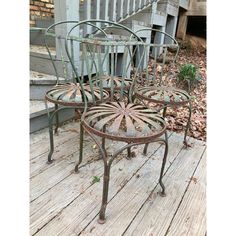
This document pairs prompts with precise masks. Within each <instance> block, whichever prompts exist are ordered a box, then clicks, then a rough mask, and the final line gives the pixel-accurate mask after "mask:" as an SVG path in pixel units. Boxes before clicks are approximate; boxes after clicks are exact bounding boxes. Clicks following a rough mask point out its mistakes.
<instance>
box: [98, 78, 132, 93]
mask: <svg viewBox="0 0 236 236" xmlns="http://www.w3.org/2000/svg"><path fill="white" fill-rule="evenodd" d="M100 81H102V87H103V89H105V90H108V91H109V90H110V89H111V87H112V86H113V89H114V90H121V88H123V89H124V90H127V89H129V87H130V86H131V84H132V79H129V78H122V77H118V76H114V77H113V78H112V77H111V76H108V75H104V76H101V77H100V78H99V79H97V80H94V85H95V86H97V87H100ZM112 83H113V84H112Z"/></svg>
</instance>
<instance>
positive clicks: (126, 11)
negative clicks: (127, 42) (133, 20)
mask: <svg viewBox="0 0 236 236" xmlns="http://www.w3.org/2000/svg"><path fill="white" fill-rule="evenodd" d="M131 1H132V0H125V1H124V5H123V17H124V18H125V17H126V16H129V15H130V2H131Z"/></svg>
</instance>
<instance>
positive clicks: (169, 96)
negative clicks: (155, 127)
mask: <svg viewBox="0 0 236 236" xmlns="http://www.w3.org/2000/svg"><path fill="white" fill-rule="evenodd" d="M135 33H136V34H137V35H147V34H149V35H151V34H152V36H153V39H152V40H153V41H155V42H153V43H150V44H146V45H145V46H144V47H143V49H142V50H145V51H146V55H147V56H146V57H145V58H144V59H143V65H144V66H143V67H142V69H141V72H140V73H141V74H142V76H140V79H139V81H138V83H137V84H136V88H135V97H136V98H138V99H140V100H141V101H143V102H144V103H145V104H146V105H152V107H153V106H154V105H162V106H165V108H164V111H163V116H164V117H165V115H166V110H167V109H168V107H180V106H181V107H186V108H187V109H188V111H189V116H188V121H187V125H186V128H185V132H184V145H185V146H186V147H188V143H187V140H186V138H187V132H188V130H189V127H190V119H191V113H192V107H191V96H190V94H189V93H188V92H187V91H185V90H183V89H179V88H177V87H175V86H173V85H172V84H171V85H170V83H171V79H173V76H176V75H175V74H174V75H173V74H172V70H173V68H174V67H173V65H174V63H175V62H176V59H177V56H178V52H179V45H178V42H177V41H176V40H175V39H174V38H173V37H172V36H171V35H169V34H167V33H166V32H163V31H160V30H158V29H151V28H144V29H140V30H138V31H136V32H135ZM174 78H175V77H174ZM167 82H168V84H167ZM169 82H170V83H169Z"/></svg>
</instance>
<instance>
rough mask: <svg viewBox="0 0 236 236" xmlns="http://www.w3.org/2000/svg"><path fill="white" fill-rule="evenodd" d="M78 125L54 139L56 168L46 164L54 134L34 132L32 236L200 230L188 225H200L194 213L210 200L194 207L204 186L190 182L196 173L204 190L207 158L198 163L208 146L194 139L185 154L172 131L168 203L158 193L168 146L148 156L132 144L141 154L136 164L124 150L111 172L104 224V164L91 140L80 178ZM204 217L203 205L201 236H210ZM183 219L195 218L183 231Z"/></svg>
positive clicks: (166, 180)
mask: <svg viewBox="0 0 236 236" xmlns="http://www.w3.org/2000/svg"><path fill="white" fill-rule="evenodd" d="M78 127H79V125H78V123H69V124H67V125H64V126H63V127H62V128H61V130H62V132H60V133H59V135H58V136H57V137H56V138H55V154H54V158H55V161H54V163H53V164H51V165H48V164H46V158H47V148H46V147H45V145H48V139H49V138H48V130H47V129H45V130H43V131H40V132H38V137H37V134H34V135H31V147H32V149H31V157H33V159H32V160H31V172H32V173H31V174H32V176H31V179H30V183H31V185H30V187H31V191H30V195H31V204H30V232H31V235H79V234H81V235H165V234H166V233H167V230H168V232H174V235H183V232H186V230H189V232H191V233H192V232H194V231H193V229H194V228H195V226H193V224H191V223H189V222H193V221H194V220H193V219H194V216H193V215H191V214H190V213H191V211H193V212H194V209H195V208H194V207H197V206H198V204H203V205H204V202H201V201H204V199H203V198H202V199H201V198H197V199H195V201H193V202H191V196H192V195H191V194H195V193H196V191H197V190H196V188H197V189H199V188H200V187H198V185H196V184H194V185H193V183H192V182H193V181H190V179H191V177H192V176H193V173H194V171H195V170H196V173H195V174H194V176H193V177H194V178H195V177H196V178H197V179H198V180H199V183H197V184H199V185H200V186H201V187H202V192H204V186H205V185H204V183H205V182H204V178H203V177H201V173H202V175H204V168H205V166H204V165H203V164H201V163H202V161H201V162H200V164H199V161H200V159H201V157H202V154H203V152H204V150H205V143H204V142H201V141H198V140H194V139H190V140H191V141H192V143H193V144H194V146H193V147H192V148H190V149H188V150H185V149H183V144H182V140H183V135H182V134H176V133H170V132H168V133H169V155H168V161H167V163H166V168H165V170H166V173H165V176H164V178H163V182H164V184H165V186H166V191H167V197H165V198H161V197H160V196H159V195H157V191H158V190H160V186H159V184H158V177H159V173H160V166H161V161H162V156H163V150H164V148H163V146H161V145H160V144H156V143H154V144H151V145H150V146H149V148H148V154H147V156H143V155H142V149H143V145H140V146H138V147H134V148H133V149H132V151H133V150H134V151H135V153H136V156H135V157H134V158H132V159H131V160H126V158H125V156H126V152H124V153H123V154H121V155H120V156H119V158H117V160H115V161H114V163H113V165H112V169H111V180H110V189H109V197H108V199H109V203H108V206H107V212H106V216H107V221H106V223H105V224H104V225H99V224H98V223H97V217H98V213H99V209H100V205H101V194H102V176H103V162H102V160H99V156H98V150H97V149H94V143H93V142H92V141H91V139H89V138H88V137H86V140H87V142H85V152H84V153H85V157H84V161H83V163H82V166H81V167H80V171H79V173H78V174H75V173H74V171H73V169H74V162H75V160H76V159H77V158H78V145H77V144H78V143H77V142H78V140H79V137H78V133H77V131H78ZM75 131H76V132H75ZM118 145H119V146H120V145H123V144H122V143H119V144H118ZM76 146H77V147H76ZM107 146H109V151H110V152H113V149H114V147H115V148H117V143H114V142H108V143H107ZM37 147H39V149H41V150H38V149H37ZM198 164H199V166H201V168H200V167H199V168H200V170H198ZM93 176H99V177H100V179H101V181H100V182H98V183H92V178H93ZM188 186H189V187H188ZM194 187H195V189H194ZM192 192H193V193H192ZM196 201H197V202H196ZM182 204H183V205H182ZM204 212H205V208H204V207H203V208H202V211H201V214H200V215H199V216H196V217H197V219H198V222H199V223H200V222H202V224H203V226H202V227H201V228H202V229H201V230H199V234H197V235H199V236H201V235H205V218H204ZM182 215H183V216H184V217H185V218H186V217H187V218H186V219H189V221H188V224H186V223H185V221H183V222H182V223H181V224H182V229H179V231H178V230H177V227H175V225H178V224H179V222H181V216H182ZM150 219H151V220H150ZM176 233H177V234H176ZM169 235H173V234H172V233H170V234H169ZM188 235H190V234H188Z"/></svg>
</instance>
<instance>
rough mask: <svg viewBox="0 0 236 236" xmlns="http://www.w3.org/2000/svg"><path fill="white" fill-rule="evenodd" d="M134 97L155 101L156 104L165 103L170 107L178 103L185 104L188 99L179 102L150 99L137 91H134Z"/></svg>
mask: <svg viewBox="0 0 236 236" xmlns="http://www.w3.org/2000/svg"><path fill="white" fill-rule="evenodd" d="M135 97H137V98H139V99H140V100H147V101H149V102H153V103H156V104H167V105H168V106H170V107H176V106H180V105H186V104H187V103H188V102H189V100H186V101H180V102H171V101H170V102H167V101H161V100H160V101H159V100H156V99H152V98H148V97H146V96H143V95H141V94H139V93H138V92H136V93H135Z"/></svg>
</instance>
